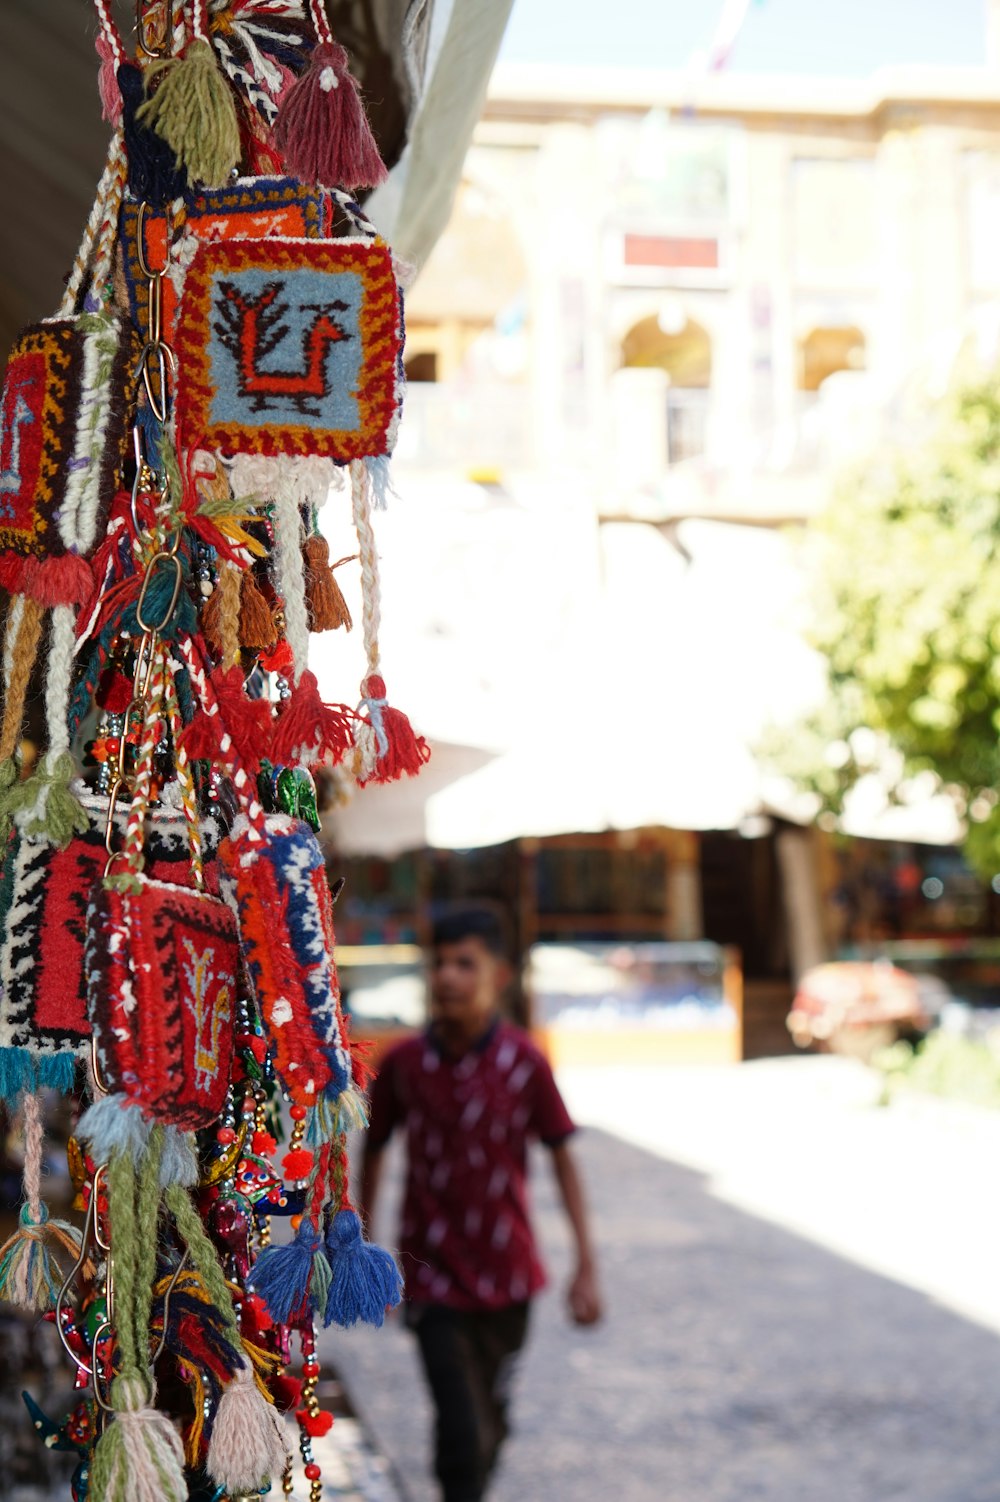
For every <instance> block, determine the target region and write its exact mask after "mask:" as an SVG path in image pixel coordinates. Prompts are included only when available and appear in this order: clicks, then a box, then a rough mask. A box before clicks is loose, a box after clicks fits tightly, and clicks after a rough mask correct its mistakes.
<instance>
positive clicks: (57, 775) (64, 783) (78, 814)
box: [20, 751, 90, 850]
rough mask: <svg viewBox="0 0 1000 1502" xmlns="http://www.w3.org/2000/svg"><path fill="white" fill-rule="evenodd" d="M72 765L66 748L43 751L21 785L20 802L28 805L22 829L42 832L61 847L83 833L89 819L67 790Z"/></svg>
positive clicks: (74, 771) (34, 832) (61, 848)
mask: <svg viewBox="0 0 1000 1502" xmlns="http://www.w3.org/2000/svg"><path fill="white" fill-rule="evenodd" d="M75 776H76V767H75V765H74V763H73V758H72V756H71V755H70V754H69V752H68V751H59V752H57V753H56V754H55V755H54V756H51V755H46V756H45V757H43V759H42V765H41V766H40V767H39V769H38V771H37V772H35V773H34V774H33V776H31V777H29V779H28V781H27V782H25V783H23V784H22V786H21V789H20V791H21V793H22V794H23V795H27V796H26V797H25V802H24V804H23V805H22V806H23V807H24V808H27V809H32V810H33V811H32V813H31V814H30V815H29V817H28V819H27V821H26V823H25V833H26V834H29V835H35V836H38V835H43V836H44V837H45V838H46V839H49V840H51V841H52V843H53V845H58V846H59V848H60V850H65V848H66V846H67V845H68V844H69V842H70V840H71V839H72V838H73V836H74V835H75V834H86V833H87V830H88V829H89V828H90V820H89V819H88V818H87V815H86V814H85V813H84V811H83V807H82V805H81V803H80V800H79V799H78V798H77V796H76V794H75V793H72V792H71V791H70V783H71V782H72V781H73V778H74V777H75Z"/></svg>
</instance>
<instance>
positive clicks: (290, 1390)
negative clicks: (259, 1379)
mask: <svg viewBox="0 0 1000 1502" xmlns="http://www.w3.org/2000/svg"><path fill="white" fill-rule="evenodd" d="M267 1385H268V1389H269V1391H270V1393H271V1397H272V1398H273V1399H274V1406H275V1408H277V1409H278V1410H279V1412H280V1413H288V1412H289V1411H290V1410H291V1409H293V1408H297V1407H298V1406H299V1404H300V1403H301V1401H302V1383H301V1382H300V1381H299V1379H298V1378H297V1377H288V1376H286V1375H285V1373H284V1372H282V1373H281V1374H280V1375H279V1376H276V1377H272V1378H271V1380H270V1381H269V1382H268V1384H267Z"/></svg>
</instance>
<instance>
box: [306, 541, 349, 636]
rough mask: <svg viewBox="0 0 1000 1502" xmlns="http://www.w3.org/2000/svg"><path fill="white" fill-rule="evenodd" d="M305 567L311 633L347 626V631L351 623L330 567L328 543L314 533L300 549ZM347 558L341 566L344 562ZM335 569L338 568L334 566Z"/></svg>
mask: <svg viewBox="0 0 1000 1502" xmlns="http://www.w3.org/2000/svg"><path fill="white" fill-rule="evenodd" d="M302 552H303V556H304V558H305V565H306V609H307V611H308V612H309V630H310V631H336V630H337V628H338V627H339V626H346V628H347V630H348V631H350V629H351V627H352V626H353V624H354V622H353V621H352V620H351V612H350V610H349V609H348V608H347V601H346V600H345V599H344V596H343V594H342V593H341V589H340V585H339V584H338V583H337V576H336V574H335V573H334V571H333V568H332V567H331V566H330V544H329V543H328V542H327V540H326V538H325V537H323V536H321V534H320V533H318V532H316V533H314V534H313V536H312V537H308V538H307V539H306V542H305V546H304V547H303V549H302ZM348 561H349V560H348V559H346V558H342V559H341V563H347V562H348ZM336 567H338V568H339V567H340V564H337V565H336Z"/></svg>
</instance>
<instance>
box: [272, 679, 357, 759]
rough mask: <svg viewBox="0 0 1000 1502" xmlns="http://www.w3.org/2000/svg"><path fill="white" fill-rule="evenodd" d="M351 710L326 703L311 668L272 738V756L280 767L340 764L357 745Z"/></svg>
mask: <svg viewBox="0 0 1000 1502" xmlns="http://www.w3.org/2000/svg"><path fill="white" fill-rule="evenodd" d="M349 716H350V711H349V710H348V709H347V708H346V707H345V706H344V705H343V704H336V705H334V704H324V703H323V700H322V699H321V698H320V692H319V684H318V683H317V682H316V674H315V673H310V672H309V671H308V669H307V670H306V671H305V672H304V673H303V674H302V676H301V678H300V679H299V681H298V683H297V684H296V685H295V687H294V688H293V689H292V694H291V698H289V699H288V700H287V702H286V704H285V707H284V709H283V710H282V712H281V715H280V716H279V718H278V723H277V725H276V726H275V730H274V736H273V738H272V741H271V760H272V762H273V763H274V764H275V766H278V767H289V766H294V765H295V764H296V763H299V762H302V763H305V764H306V765H307V766H318V765H320V764H321V763H327V764H330V765H334V766H335V765H336V763H337V762H339V761H342V760H343V758H344V755H345V753H346V752H347V751H349V750H350V749H351V747H352V745H353V739H352V736H351V722H350V718H349Z"/></svg>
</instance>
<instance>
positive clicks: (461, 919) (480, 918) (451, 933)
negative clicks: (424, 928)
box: [431, 902, 511, 960]
mask: <svg viewBox="0 0 1000 1502" xmlns="http://www.w3.org/2000/svg"><path fill="white" fill-rule="evenodd" d="M463 939H478V940H479V942H480V943H481V944H482V945H483V947H484V948H485V949H487V950H489V952H490V954H492V955H493V956H494V958H495V959H498V960H509V959H510V957H511V944H510V930H509V927H508V924H507V920H506V917H505V915H504V913H503V911H502V910H501V909H500V908H497V907H491V906H490V905H489V904H488V903H485V902H482V903H471V902H466V903H461V904H458V903H456V904H455V905H454V906H453V907H445V908H440V909H438V910H437V911H436V912H435V914H434V921H433V925H432V928H431V944H432V945H434V946H435V947H436V946H437V945H438V944H460V943H461V942H462V940H463Z"/></svg>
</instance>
